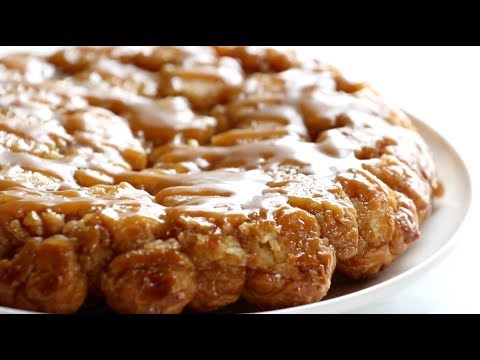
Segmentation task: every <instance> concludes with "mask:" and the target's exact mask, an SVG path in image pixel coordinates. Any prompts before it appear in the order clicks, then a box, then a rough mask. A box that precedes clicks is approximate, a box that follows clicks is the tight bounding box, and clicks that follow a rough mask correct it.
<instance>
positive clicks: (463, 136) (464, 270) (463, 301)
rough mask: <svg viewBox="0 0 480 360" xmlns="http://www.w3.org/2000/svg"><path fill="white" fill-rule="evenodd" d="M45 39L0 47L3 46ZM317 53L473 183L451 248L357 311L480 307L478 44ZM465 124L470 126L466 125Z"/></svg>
mask: <svg viewBox="0 0 480 360" xmlns="http://www.w3.org/2000/svg"><path fill="white" fill-rule="evenodd" d="M25 48H26V49H28V50H31V49H35V50H40V51H42V50H45V49H41V48H42V47H0V52H1V53H4V52H5V51H10V50H23V49H25ZM297 48H299V49H300V50H301V51H306V52H309V53H314V54H318V56H319V57H321V58H324V59H325V60H327V61H329V62H331V63H332V64H334V65H336V66H337V67H339V68H340V69H341V70H343V71H344V72H346V73H347V74H348V75H351V76H352V77H353V78H358V79H362V80H368V82H370V83H371V84H372V85H373V86H374V87H375V88H377V89H378V90H379V91H380V92H381V93H382V94H383V95H384V96H385V97H386V99H387V100H390V101H391V102H392V103H395V104H396V105H398V106H400V107H402V108H405V109H407V110H408V111H409V112H411V113H413V114H415V115H416V116H418V117H419V118H421V119H422V120H423V121H425V122H427V123H429V124H431V125H432V126H433V127H434V128H435V129H436V130H437V131H438V132H439V133H440V134H442V135H443V136H444V137H445V138H447V139H448V140H449V142H450V143H451V144H452V145H453V146H454V147H455V148H456V149H457V151H458V152H459V153H460V155H461V156H462V158H463V159H464V160H465V163H466V164H467V168H468V169H469V171H470V174H471V177H472V184H473V201H472V206H471V209H470V213H469V215H468V217H467V219H466V221H465V223H464V225H463V226H462V229H461V231H460V233H459V236H460V237H461V240H460V242H459V244H458V246H457V247H456V248H455V249H454V250H453V251H452V253H451V255H450V256H449V257H448V258H447V259H446V260H445V261H444V262H442V263H441V264H440V265H439V266H438V267H436V268H435V269H434V270H433V271H430V272H429V273H426V274H425V275H424V276H423V277H422V278H420V279H419V280H416V281H415V282H413V283H411V284H409V285H408V286H406V287H405V288H403V289H402V290H401V291H399V292H398V293H397V294H396V295H394V296H390V297H388V298H385V299H379V300H378V301H375V302H373V303H370V304H369V305H368V306H365V307H363V308H360V309H358V310H357V311H356V312H357V313H480V285H479V282H478V275H480V269H479V267H478V265H477V263H478V261H479V259H478V258H477V256H478V257H480V238H478V234H476V231H477V229H476V227H475V219H476V218H478V217H479V216H480V197H479V193H478V191H477V189H476V184H477V183H478V182H479V181H480V171H479V170H480V166H479V165H478V159H477V158H476V156H478V155H477V154H478V150H477V149H476V146H475V144H476V143H477V142H478V141H479V140H480V139H479V138H478V135H477V134H478V132H477V130H476V129H477V124H478V123H477V122H480V90H479V84H480V66H479V64H480V47H332V46H327V47H313V46H309V47H306V46H302V47H297ZM466 129H467V130H466Z"/></svg>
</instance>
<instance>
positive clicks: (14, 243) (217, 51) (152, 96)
mask: <svg viewBox="0 0 480 360" xmlns="http://www.w3.org/2000/svg"><path fill="white" fill-rule="evenodd" d="M440 193H441V185H440V183H439V181H438V179H437V176H436V172H435V166H434V164H433V161H432V157H431V154H430V151H429V149H428V148H427V146H426V144H425V142H424V141H423V139H422V138H421V137H420V135H418V134H417V133H416V131H415V129H414V127H413V126H412V124H411V121H410V118H409V116H408V115H407V114H405V113H404V112H402V111H401V110H398V109H395V108H393V107H391V106H389V105H388V104H385V103H384V102H383V101H382V99H381V98H380V97H379V96H378V94H377V93H376V92H375V91H373V90H372V89H371V88H370V87H369V86H368V85H366V84H363V83H353V82H350V81H348V80H347V79H346V78H344V77H343V76H342V75H341V74H340V73H339V72H338V71H337V70H336V69H335V68H333V67H331V66H329V65H326V64H323V63H321V62H319V61H317V60H310V59H302V58H299V57H297V56H296V55H295V54H294V53H287V52H281V51H278V50H275V49H265V48H245V47H225V46H217V47H172V46H164V47H155V46H149V47H101V48H98V47H96V48H95V47H84V48H69V49H66V50H62V51H59V52H57V53H56V54H53V55H51V56H49V57H45V58H42V57H38V56H34V55H29V54H18V55H11V56H8V57H6V58H3V59H0V304H2V305H6V306H11V307H19V308H24V309H30V310H35V311H43V312H55V313H73V312H76V311H78V310H79V309H80V308H81V307H82V305H83V303H84V302H85V300H86V299H87V298H99V297H100V298H104V299H105V301H106V303H107V304H108V305H109V306H110V307H111V308H112V309H113V310H114V311H117V312H121V313H179V312H182V311H183V310H184V309H186V308H188V309H190V310H193V311H199V312H206V311H214V310H217V309H220V308H222V307H224V306H227V305H230V304H233V303H235V302H236V301H237V300H239V299H240V298H244V299H245V300H246V301H248V302H250V303H252V304H253V305H256V306H257V307H258V308H260V309H277V308H282V307H289V306H295V305H302V304H307V303H311V302H315V301H319V300H321V299H322V298H323V297H324V296H325V295H326V294H327V292H328V290H329V288H330V285H331V279H332V275H333V273H334V271H335V270H338V271H340V272H342V273H343V274H345V275H347V276H349V277H351V278H354V279H362V278H366V277H370V276H374V275H375V274H376V273H378V272H379V271H381V270H382V269H384V268H385V267H387V266H388V265H390V264H391V263H392V262H393V261H394V260H395V258H396V257H397V256H399V255H400V254H401V253H402V252H404V251H405V249H406V248H407V246H408V244H410V243H411V242H413V241H415V240H416V239H418V238H419V236H420V233H419V225H420V224H421V223H422V222H423V221H425V220H426V219H427V218H428V216H429V215H430V213H431V210H432V202H433V198H434V196H436V195H439V194H440Z"/></svg>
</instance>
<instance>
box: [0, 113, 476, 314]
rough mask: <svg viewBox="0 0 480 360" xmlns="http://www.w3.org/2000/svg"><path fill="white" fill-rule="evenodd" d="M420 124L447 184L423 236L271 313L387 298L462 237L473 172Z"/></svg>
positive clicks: (334, 309)
mask: <svg viewBox="0 0 480 360" xmlns="http://www.w3.org/2000/svg"><path fill="white" fill-rule="evenodd" d="M415 125H416V126H417V128H418V130H419V132H420V133H421V134H422V136H423V137H424V138H425V140H426V141H427V143H428V145H429V146H430V148H431V149H432V151H433V153H434V157H435V162H436V165H437V169H438V172H439V176H440V178H441V180H442V182H443V184H444V186H445V195H444V196H443V197H442V198H441V199H439V200H437V201H436V202H435V206H434V211H433V214H432V216H431V217H430V219H429V220H428V221H427V222H426V223H425V224H423V225H422V228H421V231H422V236H421V238H420V239H419V240H418V241H416V242H415V243H414V244H412V245H411V246H410V247H409V249H408V250H407V252H406V253H405V254H403V255H402V256H400V257H399V258H398V259H397V261H395V263H393V264H392V265H391V266H390V267H388V268H387V269H386V270H384V271H382V272H381V273H380V274H379V275H378V276H377V277H376V278H375V279H372V280H370V281H367V282H349V283H341V284H339V283H337V284H335V285H334V286H333V287H332V289H330V293H329V295H328V298H327V299H326V300H323V301H321V302H318V303H314V304H309V305H304V306H297V307H292V308H288V309H283V310H276V311H270V312H266V313H268V314H325V313H346V312H349V311H352V310H354V309H356V308H359V307H362V306H365V305H367V304H368V303H370V302H372V301H374V300H376V299H378V298H379V297H387V296H389V294H392V293H393V292H394V291H396V290H398V289H399V288H400V287H402V286H406V285H408V283H409V282H413V281H415V280H416V279H418V278H419V277H421V276H422V275H423V274H424V273H425V272H426V271H428V270H431V269H432V268H433V267H434V266H435V265H438V264H439V263H440V261H441V260H443V259H444V258H445V257H446V256H447V255H448V254H449V253H450V252H451V250H452V247H453V246H454V245H455V244H456V242H457V241H456V239H457V238H456V237H455V234H456V233H457V231H458V229H459V228H460V226H461V224H462V222H463V219H464V218H465V216H466V215H467V212H468V209H469V207H470V200H471V184H470V177H469V174H468V171H467V169H466V167H465V164H464V163H463V161H462V159H461V158H460V156H459V155H458V154H457V152H456V151H455V149H453V147H452V146H451V145H450V144H449V143H448V142H447V141H446V140H445V139H444V138H442V137H441V136H440V135H439V134H438V133H437V132H436V131H434V130H433V129H432V128H430V127H429V126H427V125H426V124H424V123H422V122H421V121H419V120H415ZM21 313H23V314H25V313H29V312H27V311H21V310H16V309H11V308H4V307H0V314H21Z"/></svg>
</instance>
